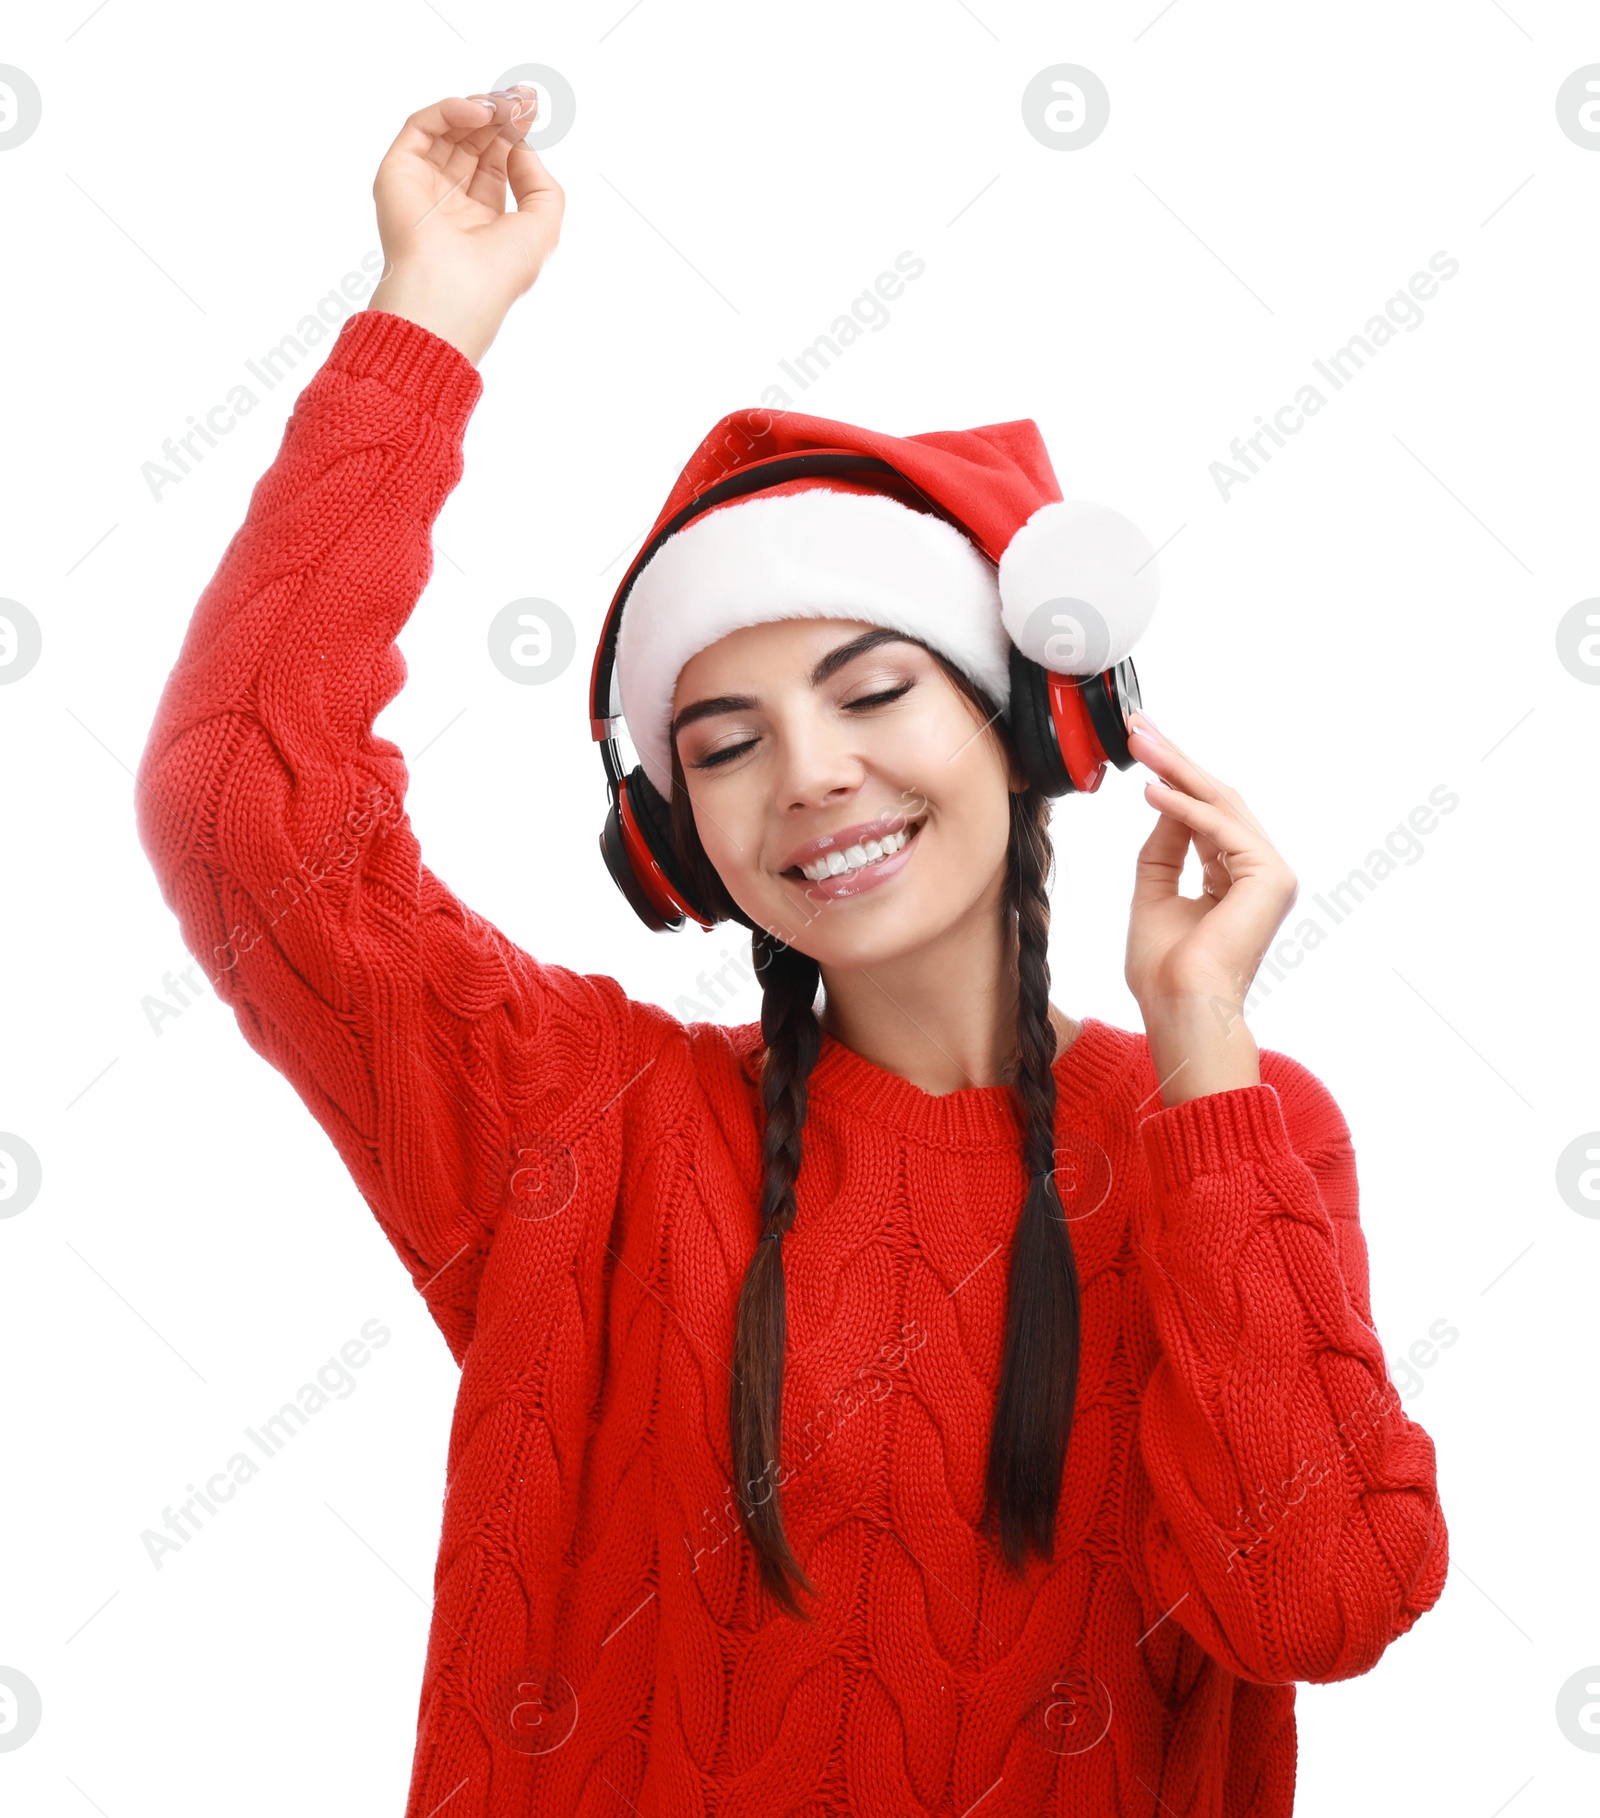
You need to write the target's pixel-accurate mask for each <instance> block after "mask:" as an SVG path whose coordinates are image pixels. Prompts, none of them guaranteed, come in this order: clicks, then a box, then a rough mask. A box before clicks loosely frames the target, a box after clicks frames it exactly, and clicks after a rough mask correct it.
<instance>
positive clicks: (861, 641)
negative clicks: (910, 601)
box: [667, 625, 916, 743]
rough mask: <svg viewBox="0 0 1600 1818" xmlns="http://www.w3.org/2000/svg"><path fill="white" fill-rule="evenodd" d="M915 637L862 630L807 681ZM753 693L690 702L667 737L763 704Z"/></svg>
mask: <svg viewBox="0 0 1600 1818" xmlns="http://www.w3.org/2000/svg"><path fill="white" fill-rule="evenodd" d="M915 642H916V640H915V639H914V638H908V637H906V636H904V635H903V633H901V632H898V631H893V630H891V629H890V628H889V627H888V626H887V625H879V626H877V627H875V628H874V629H873V630H871V631H863V632H862V633H861V635H860V636H859V637H854V638H851V639H849V641H848V642H846V643H843V644H838V645H836V646H835V647H834V648H833V649H832V650H830V651H829V652H828V654H827V655H826V656H825V657H823V658H821V660H820V661H818V662H817V663H816V664H815V665H814V666H813V668H812V671H811V674H810V676H809V677H808V680H809V681H810V683H811V686H812V687H813V688H820V687H821V686H822V684H823V683H824V682H826V681H827V680H828V678H829V677H830V676H833V675H837V674H838V672H839V671H840V670H841V669H843V668H844V666H845V664H846V663H853V662H854V661H855V659H856V658H857V657H858V656H865V655H866V653H867V652H868V651H869V650H876V649H877V648H878V646H879V645H880V644H912V643H915ZM760 704H761V703H760V702H759V701H758V700H757V699H756V697H755V696H754V695H753V694H716V695H711V696H709V697H708V698H707V699H706V700H703V701H694V702H691V703H690V705H689V706H687V707H685V708H684V709H683V711H682V712H681V713H680V714H678V715H677V716H676V717H675V718H674V719H673V722H672V724H671V725H670V726H669V727H668V728H667V739H668V742H669V743H670V742H671V741H672V740H674V739H676V738H677V736H678V734H679V733H680V732H682V730H683V729H684V727H685V726H692V725H693V724H694V722H695V721H696V720H706V719H710V718H711V717H712V715H713V714H718V713H748V712H749V711H750V710H751V709H752V708H753V707H758V706H760Z"/></svg>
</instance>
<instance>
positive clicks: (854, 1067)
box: [758, 1016, 1134, 1148]
mask: <svg viewBox="0 0 1600 1818" xmlns="http://www.w3.org/2000/svg"><path fill="white" fill-rule="evenodd" d="M1077 1020H1078V1022H1079V1024H1080V1028H1079V1033H1078V1035H1077V1037H1076V1039H1075V1040H1074V1041H1072V1042H1069V1043H1068V1045H1067V1046H1066V1047H1065V1048H1064V1049H1063V1050H1062V1051H1061V1052H1060V1053H1059V1054H1057V1056H1056V1058H1055V1061H1054V1062H1053V1063H1052V1066H1051V1072H1053V1073H1054V1074H1055V1078H1056V1105H1057V1112H1058V1115H1063V1114H1065V1115H1070V1113H1071V1111H1072V1110H1073V1109H1075V1108H1081V1107H1083V1106H1085V1105H1087V1104H1088V1103H1090V1102H1091V1101H1093V1100H1095V1099H1097V1098H1100V1097H1102V1096H1103V1095H1104V1094H1105V1093H1106V1091H1107V1089H1108V1088H1110V1087H1111V1086H1112V1085H1113V1084H1114V1083H1115V1082H1116V1080H1117V1079H1118V1078H1119V1076H1120V1075H1121V1074H1123V1073H1124V1072H1125V1071H1126V1070H1127V1068H1128V1066H1129V1065H1130V1063H1131V1061H1132V1058H1133V1047H1134V1038H1133V1037H1132V1036H1131V1035H1130V1034H1129V1033H1128V1032H1127V1031H1126V1030H1123V1029H1118V1028H1115V1027H1114V1026H1113V1025H1112V1024H1110V1023H1105V1022H1102V1021H1101V1020H1100V1019H1099V1017H1095V1016H1085V1017H1080V1018H1078V1019H1077ZM758 1033H759V1031H758ZM807 1091H808V1097H809V1098H810V1099H811V1100H812V1101H814V1102H816V1103H820V1104H826V1105H827V1106H828V1107H829V1109H830V1110H832V1111H837V1112H840V1113H843V1114H845V1115H847V1116H853V1117H858V1118H863V1119H865V1120H866V1121H868V1122H870V1123H873V1124H876V1125H879V1126H880V1127H881V1126H889V1127H892V1128H893V1129H895V1130H898V1131H900V1132H901V1133H902V1134H904V1135H906V1136H910V1137H915V1138H917V1139H918V1140H919V1141H922V1142H929V1143H953V1144H959V1145H961V1146H963V1147H996V1148H1002V1147H1004V1148H1010V1147H1014V1146H1015V1144H1016V1142H1017V1140H1018V1137H1019V1135H1020V1134H1021V1129H1022V1121H1021V1112H1020V1107H1019V1105H1018V1102H1017V1095H1016V1093H1015V1091H1014V1090H1013V1088H1012V1087H1011V1086H1009V1085H993V1086H961V1087H958V1088H957V1089H956V1090H955V1091H954V1092H927V1091H924V1090H923V1088H922V1087H921V1086H919V1085H917V1084H916V1083H915V1082H914V1081H912V1080H909V1079H904V1078H902V1077H901V1075H900V1074H898V1073H891V1072H890V1071H889V1070H888V1069H887V1068H885V1067H879V1066H877V1065H876V1064H875V1063H873V1062H872V1061H869V1060H867V1059H866V1058H865V1056H863V1055H860V1054H858V1053H856V1051H855V1050H854V1049H853V1048H848V1047H846V1046H845V1044H844V1043H843V1042H841V1041H839V1040H838V1039H837V1038H836V1037H835V1036H832V1035H830V1034H828V1032H827V1031H826V1030H824V1031H823V1035H822V1047H821V1050H820V1052H819V1053H818V1055H817V1061H816V1065H815V1066H814V1067H813V1068H812V1070H811V1077H810V1080H809V1082H808V1087H807Z"/></svg>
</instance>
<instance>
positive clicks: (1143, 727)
mask: <svg viewBox="0 0 1600 1818" xmlns="http://www.w3.org/2000/svg"><path fill="white" fill-rule="evenodd" d="M1135 717H1136V718H1137V719H1138V722H1139V724H1138V725H1137V726H1136V727H1135V728H1134V730H1135V731H1136V732H1144V733H1148V734H1150V735H1151V736H1152V737H1155V738H1160V737H1161V728H1160V727H1159V726H1158V725H1157V724H1156V723H1155V721H1154V720H1153V719H1151V717H1150V716H1149V714H1147V713H1146V712H1145V711H1144V709H1143V708H1142V707H1141V708H1139V709H1138V710H1137V713H1136V715H1135Z"/></svg>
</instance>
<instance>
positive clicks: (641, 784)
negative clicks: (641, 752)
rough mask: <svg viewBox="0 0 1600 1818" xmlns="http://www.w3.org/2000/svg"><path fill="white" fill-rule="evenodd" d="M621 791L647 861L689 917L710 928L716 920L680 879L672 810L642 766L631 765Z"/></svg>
mask: <svg viewBox="0 0 1600 1818" xmlns="http://www.w3.org/2000/svg"><path fill="white" fill-rule="evenodd" d="M623 789H624V792H625V794H626V796H627V805H628V808H629V809H630V810H631V811H632V814H633V823H634V825H635V826H636V827H637V828H638V830H639V834H640V837H641V838H642V839H643V841H644V844H645V847H646V849H647V851H648V854H649V858H650V861H651V862H652V863H653V864H654V865H655V866H656V868H657V869H658V870H659V871H660V873H661V876H662V877H663V878H664V879H665V880H666V883H667V884H668V885H669V886H670V888H671V891H672V894H673V895H674V896H676V897H677V899H678V901H679V902H680V903H681V904H682V905H683V907H684V908H685V909H686V910H687V911H688V912H689V914H690V915H691V916H693V918H694V919H695V920H696V921H697V922H700V923H701V924H702V925H703V926H705V927H707V928H709V927H711V926H712V925H713V924H714V923H715V922H716V921H717V920H718V917H716V916H715V915H711V914H708V913H707V912H706V911H705V910H703V909H702V908H701V907H700V904H699V903H698V901H697V900H696V897H695V894H694V892H693V891H692V890H691V889H690V888H689V886H688V883H687V881H686V880H685V878H684V876H683V867H682V866H681V865H680V864H679V863H678V849H677V846H676V844H675V842H674V840H673V837H672V810H671V809H670V808H669V807H668V806H667V803H666V798H665V797H664V796H663V795H662V794H661V791H660V790H659V789H657V788H656V786H655V784H654V783H652V782H651V781H650V779H649V777H647V776H646V775H645V773H644V766H643V765H642V764H635V765H634V767H633V769H632V770H630V771H629V772H628V774H627V776H626V777H625V778H624V780H623ZM678 919H680V920H681V918H678ZM667 925H668V926H677V925H678V921H677V920H674V921H672V922H669V923H668V924H667Z"/></svg>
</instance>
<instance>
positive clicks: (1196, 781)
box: [1128, 715, 1271, 845]
mask: <svg viewBox="0 0 1600 1818" xmlns="http://www.w3.org/2000/svg"><path fill="white" fill-rule="evenodd" d="M1139 717H1140V718H1143V715H1140V716H1139ZM1135 741H1137V742H1135ZM1128 749H1129V751H1131V752H1132V753H1133V755H1134V757H1135V758H1137V759H1138V761H1139V762H1140V763H1141V764H1144V765H1146V766H1147V767H1148V768H1149V769H1151V770H1154V771H1155V772H1156V773H1157V775H1158V776H1160V777H1161V778H1162V779H1163V780H1164V781H1167V782H1169V783H1171V784H1172V785H1173V786H1174V787H1176V788H1179V789H1182V790H1184V791H1185V792H1186V793H1187V794H1189V795H1192V796H1194V797H1196V798H1197V799H1198V800H1200V801H1208V802H1215V803H1216V804H1217V805H1218V806H1219V807H1226V808H1227V809H1229V810H1230V811H1231V812H1232V813H1233V814H1235V815H1236V816H1237V817H1238V818H1239V819H1240V820H1243V821H1245V822H1246V823H1247V824H1248V825H1249V826H1251V827H1253V828H1254V829H1255V831H1256V833H1257V835H1258V836H1259V837H1260V838H1261V839H1263V840H1265V841H1267V843H1268V844H1269V845H1270V844H1271V836H1270V835H1269V834H1268V832H1267V830H1266V828H1265V827H1263V826H1262V825H1261V823H1260V822H1259V821H1258V820H1257V819H1256V817H1255V815H1254V814H1253V813H1252V812H1251V811H1250V809H1249V807H1248V806H1247V805H1246V804H1245V801H1244V798H1243V797H1242V796H1241V795H1240V794H1239V793H1238V791H1237V790H1235V789H1230V788H1229V787H1228V785H1227V784H1226V783H1223V782H1220V781H1219V780H1218V779H1217V778H1216V777H1214V776H1213V775H1212V774H1211V772H1210V771H1209V770H1203V769H1201V767H1200V766H1199V765H1198V764H1197V763H1196V762H1195V761H1194V759H1193V758H1191V757H1188V756H1186V755H1185V754H1184V753H1183V752H1182V751H1180V750H1179V749H1178V747H1177V746H1176V745H1174V744H1173V743H1172V741H1171V740H1170V739H1166V738H1160V737H1156V736H1155V735H1153V734H1151V733H1148V732H1145V731H1144V730H1143V729H1142V728H1141V727H1139V726H1137V725H1135V726H1133V727H1131V728H1130V733H1129V739H1128Z"/></svg>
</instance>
